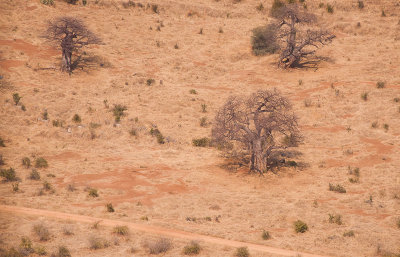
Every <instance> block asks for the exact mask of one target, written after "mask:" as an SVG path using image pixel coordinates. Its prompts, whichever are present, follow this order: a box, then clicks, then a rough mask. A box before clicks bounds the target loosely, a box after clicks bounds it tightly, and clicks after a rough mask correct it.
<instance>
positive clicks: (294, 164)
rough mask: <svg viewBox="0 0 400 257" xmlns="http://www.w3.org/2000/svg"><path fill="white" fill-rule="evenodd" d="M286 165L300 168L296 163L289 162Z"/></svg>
mask: <svg viewBox="0 0 400 257" xmlns="http://www.w3.org/2000/svg"><path fill="white" fill-rule="evenodd" d="M286 165H287V166H289V167H297V166H298V164H297V162H296V161H287V162H286Z"/></svg>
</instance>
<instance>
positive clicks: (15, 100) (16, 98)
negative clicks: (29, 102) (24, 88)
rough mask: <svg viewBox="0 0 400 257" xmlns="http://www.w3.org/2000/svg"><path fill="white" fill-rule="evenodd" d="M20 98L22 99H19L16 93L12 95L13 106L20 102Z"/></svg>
mask: <svg viewBox="0 0 400 257" xmlns="http://www.w3.org/2000/svg"><path fill="white" fill-rule="evenodd" d="M21 98H22V97H20V96H19V94H18V93H14V94H13V100H14V103H15V105H18V103H19V101H20V100H21Z"/></svg>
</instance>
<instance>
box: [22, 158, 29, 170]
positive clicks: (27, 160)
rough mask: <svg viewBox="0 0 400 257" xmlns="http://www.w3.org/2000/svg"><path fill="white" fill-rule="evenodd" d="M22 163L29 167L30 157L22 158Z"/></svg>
mask: <svg viewBox="0 0 400 257" xmlns="http://www.w3.org/2000/svg"><path fill="white" fill-rule="evenodd" d="M22 165H23V166H25V168H27V169H28V168H29V167H31V159H29V157H24V158H22Z"/></svg>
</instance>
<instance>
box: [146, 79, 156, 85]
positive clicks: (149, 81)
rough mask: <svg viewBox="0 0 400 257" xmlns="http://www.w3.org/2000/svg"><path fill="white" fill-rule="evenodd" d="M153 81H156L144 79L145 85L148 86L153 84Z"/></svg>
mask: <svg viewBox="0 0 400 257" xmlns="http://www.w3.org/2000/svg"><path fill="white" fill-rule="evenodd" d="M154 83H156V81H155V80H154V79H148V80H146V85H148V86H151V85H153V84H154Z"/></svg>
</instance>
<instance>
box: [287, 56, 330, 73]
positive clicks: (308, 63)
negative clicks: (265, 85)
mask: <svg viewBox="0 0 400 257" xmlns="http://www.w3.org/2000/svg"><path fill="white" fill-rule="evenodd" d="M323 61H324V62H330V63H333V62H334V61H333V59H332V58H330V57H326V56H311V57H304V58H303V59H302V60H300V61H297V62H294V63H293V65H292V67H291V68H299V69H315V70H317V69H318V65H319V64H320V63H321V62H323Z"/></svg>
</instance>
